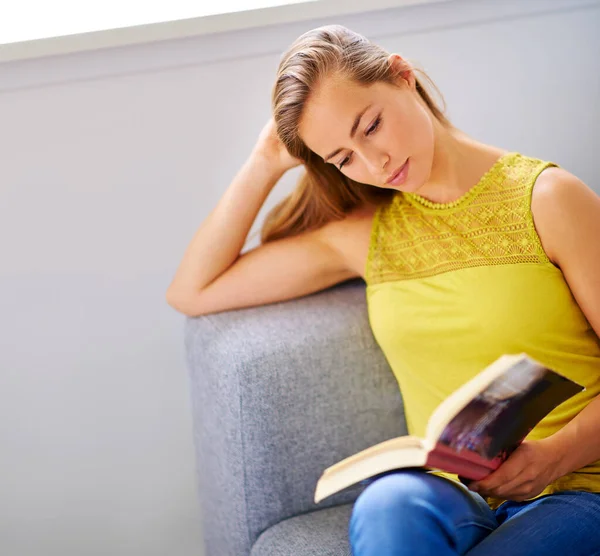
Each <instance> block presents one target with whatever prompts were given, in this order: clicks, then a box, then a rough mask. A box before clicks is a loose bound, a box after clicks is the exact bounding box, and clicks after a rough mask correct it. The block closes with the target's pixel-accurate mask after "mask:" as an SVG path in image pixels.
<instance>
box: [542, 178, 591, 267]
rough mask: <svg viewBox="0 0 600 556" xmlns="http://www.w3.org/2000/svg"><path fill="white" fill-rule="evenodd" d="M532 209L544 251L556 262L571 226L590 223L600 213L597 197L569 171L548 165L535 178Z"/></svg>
mask: <svg viewBox="0 0 600 556" xmlns="http://www.w3.org/2000/svg"><path fill="white" fill-rule="evenodd" d="M531 212H532V215H533V219H534V222H535V226H536V230H537V232H538V235H539V236H540V240H541V241H542V246H543V247H544V250H545V251H546V254H547V255H548V257H549V258H550V260H552V261H553V262H555V263H557V262H558V260H557V259H558V258H559V257H558V252H559V251H560V250H561V246H562V245H563V244H564V243H565V242H567V243H568V238H569V236H570V235H571V234H572V233H573V232H572V231H573V229H574V227H576V228H580V227H581V225H582V224H583V223H587V224H588V226H589V225H592V223H593V222H595V221H596V220H597V219H598V216H600V197H599V196H598V194H597V193H596V192H594V191H593V190H592V189H591V188H590V187H589V186H588V185H586V184H585V183H584V182H583V181H582V180H581V179H579V178H578V177H577V176H575V175H574V174H572V173H571V172H568V171H567V170H565V169H564V168H557V167H550V168H546V169H545V170H543V171H542V172H541V173H540V175H539V176H538V178H537V179H536V182H535V185H534V187H533V191H532V195H531ZM590 234H591V230H590ZM571 239H572V238H571ZM590 239H591V236H590Z"/></svg>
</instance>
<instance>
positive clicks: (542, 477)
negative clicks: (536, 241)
mask: <svg viewBox="0 0 600 556" xmlns="http://www.w3.org/2000/svg"><path fill="white" fill-rule="evenodd" d="M531 211H532V214H533V219H534V223H535V227H536V230H537V232H538V235H539V237H540V240H541V242H542V246H543V248H544V251H545V252H546V254H547V255H548V257H549V258H550V260H551V261H552V262H553V263H554V264H555V265H556V266H558V267H559V268H560V269H561V271H562V273H563V275H564V277H565V280H566V281H567V284H568V285H569V288H570V289H571V292H572V294H573V297H574V298H575V300H576V301H577V303H578V305H579V306H580V307H581V310H582V311H583V313H584V314H585V316H586V318H587V320H588V321H589V323H590V325H591V326H592V328H593V329H594V331H595V332H596V334H597V335H598V336H600V196H598V195H597V194H596V193H595V192H594V191H592V190H591V189H590V188H589V187H588V186H587V185H586V184H585V183H583V182H582V181H581V180H580V179H579V178H577V177H576V176H574V175H573V174H571V173H569V172H567V171H566V170H564V169H562V168H548V169H546V170H544V171H543V172H542V173H541V174H540V175H539V176H538V179H537V180H536V184H535V186H534V188H533V194H532V199H531ZM598 375H599V380H600V367H599V368H598ZM598 438H600V396H599V397H596V398H595V399H594V400H593V401H592V402H590V403H589V404H588V405H587V406H586V407H585V408H584V409H583V410H582V411H581V412H580V413H579V414H578V415H577V416H576V417H575V418H574V419H573V420H571V421H570V422H569V423H568V424H567V425H565V426H564V427H563V428H562V429H560V430H559V431H558V432H557V433H555V434H553V435H552V436H549V437H548V438H544V439H543V440H537V441H529V442H528V441H525V442H524V443H523V444H522V445H521V446H519V448H517V450H515V452H513V454H512V455H511V456H510V457H509V458H508V459H507V460H506V461H505V462H504V463H503V464H502V465H501V466H500V467H499V468H498V469H497V470H496V471H494V472H493V473H491V474H490V475H488V476H487V477H486V478H485V479H483V480H481V481H477V482H475V483H471V484H470V486H469V488H471V489H472V490H476V491H477V492H480V493H482V494H487V495H491V496H498V497H502V498H510V499H513V500H526V499H528V498H532V497H533V496H537V495H538V494H539V493H540V492H542V490H543V489H544V488H545V487H546V486H547V485H548V484H550V483H551V482H552V481H554V480H556V479H558V478H559V477H562V476H563V475H566V474H567V473H570V472H571V471H575V470H577V469H580V468H581V467H584V466H585V465H588V464H590V463H592V462H594V461H596V460H599V459H600V442H598Z"/></svg>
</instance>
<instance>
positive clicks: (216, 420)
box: [185, 280, 406, 556]
mask: <svg viewBox="0 0 600 556" xmlns="http://www.w3.org/2000/svg"><path fill="white" fill-rule="evenodd" d="M185 347H186V357H187V364H188V369H189V372H190V377H191V388H192V392H191V395H192V406H193V419H194V435H195V447H196V456H197V473H198V485H199V496H200V508H201V512H202V516H203V520H202V521H203V522H202V526H203V532H204V538H205V550H206V556H243V555H251V556H283V555H285V556H290V555H293V556H307V555H330V556H342V555H344V556H345V555H348V554H350V549H349V545H348V519H349V517H350V513H351V510H352V503H353V501H354V500H355V499H356V497H357V496H358V494H359V493H360V491H361V489H362V488H364V487H361V486H357V487H353V488H351V489H347V490H346V491H344V492H341V493H338V494H337V495H335V496H332V497H330V498H328V499H326V500H324V501H323V502H321V503H320V504H318V505H316V504H314V502H313V494H314V489H315V484H316V482H317V479H318V478H319V476H320V474H321V472H322V471H323V470H324V469H325V468H326V467H328V466H330V465H332V464H334V463H336V462H337V461H339V460H340V459H342V458H344V457H347V456H350V455H352V454H353V453H355V452H358V451H359V450H362V449H364V448H367V447H369V446H371V445H373V444H375V443H377V442H381V441H383V440H387V439H388V438H392V437H394V436H398V435H401V434H406V425H405V421H404V414H403V410H402V399H401V396H400V393H399V391H398V387H397V383H396V381H395V379H394V377H393V375H392V373H391V371H390V368H389V366H388V364H387V361H386V359H385V357H384V356H383V353H382V352H381V350H380V348H379V346H378V345H377V344H376V343H375V340H374V338H373V335H372V333H371V329H370V327H369V321H368V316H367V310H366V303H365V284H364V282H363V281H362V280H352V281H348V282H345V283H343V284H339V285H337V286H334V287H332V288H329V289H328V290H325V291H322V292H318V293H316V294H312V295H309V296H305V297H302V298H299V299H295V300H292V301H286V302H282V303H275V304H271V305H265V306H262V307H256V308H250V309H241V310H236V311H228V312H224V313H219V314H213V315H205V316H201V317H197V318H188V319H186V325H185Z"/></svg>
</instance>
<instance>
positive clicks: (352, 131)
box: [323, 104, 373, 162]
mask: <svg viewBox="0 0 600 556" xmlns="http://www.w3.org/2000/svg"><path fill="white" fill-rule="evenodd" d="M371 106H373V105H372V104H369V106H367V107H366V108H365V109H364V110H363V111H362V112H361V113H360V114H358V116H356V118H355V119H354V123H353V124H352V129H351V130H350V139H352V138H353V137H354V134H355V133H356V130H357V129H358V124H360V119H361V118H362V117H363V116H364V114H365V112H366V111H367V110H368V109H369V108H371ZM343 150H344V149H337V150H335V151H333V152H332V153H331V154H330V155H328V156H326V157H325V158H324V159H323V161H324V162H327V161H328V160H329V159H330V158H333V157H334V156H335V155H336V154H338V153H339V152H341V151H343Z"/></svg>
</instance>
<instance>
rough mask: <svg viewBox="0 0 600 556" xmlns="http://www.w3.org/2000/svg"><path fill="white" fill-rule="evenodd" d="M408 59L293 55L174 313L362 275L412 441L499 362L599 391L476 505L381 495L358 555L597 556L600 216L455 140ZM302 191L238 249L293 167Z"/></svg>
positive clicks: (414, 478) (445, 491)
mask: <svg viewBox="0 0 600 556" xmlns="http://www.w3.org/2000/svg"><path fill="white" fill-rule="evenodd" d="M417 71H418V70H416V69H415V68H414V67H412V66H411V64H410V63H409V62H408V61H406V60H404V59H403V58H402V57H401V56H399V55H398V54H388V53H387V52H386V51H384V50H383V49H382V48H380V47H379V46H377V45H375V44H372V43H371V42H369V41H368V40H367V39H365V38H364V37H362V36H361V35H358V34H356V33H354V32H352V31H350V30H349V29H346V28H344V27H341V26H337V25H334V26H327V27H321V28H318V29H314V30H312V31H310V32H308V33H305V34H304V35H302V36H301V37H300V38H298V39H297V40H296V41H295V42H294V44H293V45H292V46H291V48H290V49H289V51H288V52H287V53H286V54H285V55H284V56H283V58H282V60H281V63H280V66H279V72H278V75H277V80H276V83H275V87H274V90H273V114H274V117H273V119H272V120H271V121H270V122H268V124H267V125H266V126H265V128H264V130H263V131H262V133H261V135H260V137H259V139H258V141H257V143H256V146H255V148H254V149H253V152H252V153H251V155H250V157H249V158H248V159H247V161H246V162H245V163H244V165H243V167H242V168H241V169H240V171H239V173H238V174H237V175H236V177H235V179H234V180H233V183H232V184H231V186H230V187H229V189H228V190H227V191H226V193H225V194H224V195H223V198H222V199H221V200H220V202H219V203H218V205H217V207H216V208H215V209H214V210H213V212H212V213H211V214H210V215H209V217H208V218H207V219H206V221H205V222H204V223H203V224H202V225H201V227H200V229H199V230H198V232H197V233H196V235H195V237H194V238H193V239H192V242H191V243H190V245H189V247H188V249H187V251H186V252H185V255H184V258H183V261H182V262H181V265H180V267H179V268H178V270H177V273H176V275H175V278H174V280H173V282H172V284H171V286H170V288H169V291H168V294H167V299H168V301H169V303H170V304H171V305H172V306H173V307H174V308H175V309H177V310H179V311H181V312H182V313H184V314H186V315H192V316H193V315H201V314H206V313H211V312H216V311H223V310H227V309H233V308H240V307H247V306H250V305H259V304H264V303H270V302H275V301H281V300H286V299H290V298H293V297H298V296H302V295H305V294H309V293H312V292H315V291H318V290H321V289H324V288H327V287H329V286H331V285H333V284H335V283H338V282H342V281H345V280H347V279H350V278H354V277H359V276H360V277H362V278H364V279H365V281H366V284H367V290H366V295H367V300H368V308H369V317H370V322H371V325H372V328H373V332H374V335H375V338H376V339H377V342H378V343H379V345H380V346H381V348H382V350H383V351H384V353H385V355H386V357H387V359H388V361H389V363H390V365H391V367H392V369H393V371H394V374H395V376H396V378H397V380H398V383H399V385H400V388H401V391H402V395H403V398H404V401H405V411H406V417H407V423H408V427H409V433H411V434H416V435H423V433H424V429H425V424H426V422H427V419H428V417H429V415H430V413H431V412H432V411H433V409H434V408H435V407H436V406H437V405H438V404H439V403H440V402H441V401H442V400H443V399H444V398H445V397H446V396H447V395H448V394H449V393H451V392H452V391H453V390H455V389H456V388H457V387H458V386H460V385H461V384H462V383H464V382H465V381H467V380H468V379H469V378H471V377H472V376H473V375H474V374H475V373H477V372H479V371H480V370H481V369H482V368H484V367H485V366H486V365H488V364H489V363H491V362H492V361H493V360H495V359H497V358H498V357H499V356H500V355H502V354H504V353H520V352H526V353H528V354H529V355H530V356H532V357H533V358H534V359H537V360H539V361H540V362H542V363H544V364H546V365H547V366H549V367H551V368H553V369H556V370H557V371H559V372H560V373H563V374H565V375H566V376H568V377H570V378H572V379H573V380H575V381H577V382H579V383H580V384H583V385H584V386H585V387H586V390H584V391H583V392H582V393H580V394H578V395H577V396H575V397H574V398H572V399H571V400H569V401H568V402H565V403H564V404H561V406H559V407H558V408H557V409H556V410H555V411H553V412H552V413H551V414H550V415H549V416H548V417H547V418H545V419H544V420H543V421H542V422H541V423H540V424H539V425H538V426H537V427H536V428H535V429H534V430H533V431H532V432H531V434H530V435H529V436H528V438H527V441H525V442H524V443H523V444H522V445H521V446H520V447H519V448H518V449H517V450H516V451H515V452H514V453H513V454H512V455H511V457H510V458H509V459H508V460H507V461H506V462H505V463H504V464H503V465H502V466H501V467H500V468H499V469H498V470H497V471H495V472H494V473H491V474H490V475H489V476H488V477H487V478H485V479H483V480H481V481H479V482H477V483H472V484H470V486H469V488H467V487H466V486H464V485H463V484H461V483H460V482H459V481H457V480H456V479H457V478H456V477H455V476H452V475H447V474H444V473H426V472H423V471H415V470H405V471H400V472H397V473H392V474H389V475H386V476H384V477H382V478H380V479H378V480H376V481H374V482H373V483H372V484H371V485H369V486H368V487H367V488H366V489H365V491H364V492H363V493H362V494H361V496H360V497H359V498H358V500H357V502H356V504H355V506H354V511H353V514H352V518H351V521H350V543H351V546H352V550H353V553H354V554H355V555H356V556H362V555H376V556H385V555H400V554H410V555H415V554H436V555H437V556H442V555H446V554H466V553H468V554H470V555H486V556H493V555H496V554H510V555H511V556H516V555H520V554H527V555H531V554H545V555H549V554H560V555H564V554H570V555H573V554H582V555H584V554H585V555H592V554H600V527H599V525H600V442H599V441H598V439H599V438H600V399H599V398H598V393H599V392H600V340H599V338H598V335H599V334H600V198H599V197H598V195H596V194H595V193H594V192H593V191H592V190H591V189H590V188H589V187H588V186H587V185H585V184H584V183H583V182H582V181H581V180H580V179H578V178H577V177H575V176H574V175H572V174H571V173H569V172H567V171H565V170H564V169H561V168H559V167H558V165H557V164H555V163H553V162H547V161H544V160H539V159H537V158H533V157H530V156H526V155H523V154H520V153H517V152H511V151H505V150H504V149H501V148H499V147H495V146H492V145H488V144H484V143H481V142H479V141H477V140H476V139H474V138H471V137H469V136H468V135H467V134H466V133H464V132H462V131H460V130H459V129H457V128H456V127H454V126H453V125H452V124H451V123H450V122H449V121H448V119H447V118H446V117H445V116H444V114H443V113H442V111H441V110H440V109H439V108H438V107H437V106H436V104H435V102H434V101H433V100H432V97H431V96H430V95H429V94H428V92H427V91H426V89H425V88H424V87H423V85H422V83H421V81H419V79H417V77H416V72H417ZM299 164H304V167H305V169H306V173H305V174H304V175H303V177H302V179H301V180H300V182H299V184H298V187H297V188H296V190H295V191H294V192H293V194H292V195H290V196H289V197H288V198H286V199H285V200H284V201H283V202H281V203H280V204H279V205H278V206H276V207H275V208H274V209H273V210H272V211H271V213H270V214H269V216H268V218H267V219H266V221H265V224H264V227H263V230H262V245H261V246H259V247H258V248H256V249H253V250H251V251H249V252H247V253H244V254H243V255H240V251H241V249H242V247H243V244H244V241H245V239H246V236H247V234H248V231H249V229H250V227H251V225H252V223H253V221H254V219H255V218H256V215H257V213H258V211H259V209H260V207H261V206H262V204H263V202H264V200H265V198H266V197H267V195H268V194H269V192H270V191H271V189H272V188H273V187H274V185H275V184H276V183H277V181H278V180H279V178H280V177H281V175H282V174H283V173H284V172H285V171H286V170H288V169H290V168H292V167H294V166H297V165H299Z"/></svg>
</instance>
